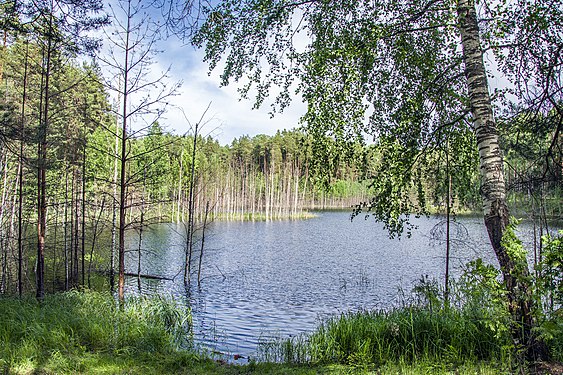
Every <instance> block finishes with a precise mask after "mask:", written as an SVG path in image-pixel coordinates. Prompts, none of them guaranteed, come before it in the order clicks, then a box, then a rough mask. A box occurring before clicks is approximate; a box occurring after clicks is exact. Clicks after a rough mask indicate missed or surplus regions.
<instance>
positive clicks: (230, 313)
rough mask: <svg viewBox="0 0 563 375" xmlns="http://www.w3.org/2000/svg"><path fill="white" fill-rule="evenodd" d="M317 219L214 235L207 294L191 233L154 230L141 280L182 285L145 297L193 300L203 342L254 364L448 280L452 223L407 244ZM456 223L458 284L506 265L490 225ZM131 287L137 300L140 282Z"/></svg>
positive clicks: (424, 223) (131, 262) (423, 229)
mask: <svg viewBox="0 0 563 375" xmlns="http://www.w3.org/2000/svg"><path fill="white" fill-rule="evenodd" d="M317 215H318V216H317V217H315V218H313V219H310V220H303V221H274V222H216V223H213V224H212V225H211V226H210V228H209V229H208V231H207V233H206V246H205V256H204V261H203V267H202V276H203V279H202V285H201V288H200V289H199V288H197V286H196V284H195V283H194V287H192V288H191V290H190V291H189V292H187V291H186V290H185V288H184V284H183V274H182V269H183V268H182V267H183V262H184V249H185V246H184V242H185V240H184V238H185V229H184V227H183V225H181V224H180V225H176V224H160V225H156V226H154V227H152V228H149V229H148V230H146V231H145V232H144V239H143V246H142V247H143V249H145V252H144V253H143V256H142V267H143V268H142V273H143V274H151V275H158V276H164V277H167V278H170V279H173V280H170V281H166V280H164V281H158V282H154V281H151V282H148V283H144V284H143V292H144V293H154V292H157V293H160V294H173V295H175V296H176V297H178V296H179V297H182V298H187V299H188V300H189V302H190V304H191V307H192V312H193V316H194V331H195V339H196V342H198V343H199V344H201V345H204V346H205V347H206V348H208V349H210V350H214V351H218V352H222V353H229V354H239V355H243V356H245V357H247V356H253V355H255V354H256V350H257V346H258V343H259V342H261V341H268V340H271V339H272V338H280V337H281V338H285V337H290V336H293V335H297V334H300V333H305V332H311V331H312V330H314V328H315V327H316V326H317V325H318V323H319V319H322V318H323V317H326V316H328V315H333V314H338V313H340V312H346V311H350V310H360V309H374V308H375V309H379V308H389V307H391V306H394V305H396V304H397V303H399V300H400V295H401V293H403V294H404V293H406V294H408V293H409V291H410V290H411V288H412V286H413V285H414V283H415V282H416V281H417V280H419V279H420V278H421V277H422V276H428V277H429V278H436V279H438V280H443V275H444V270H445V245H444V243H443V242H442V241H439V240H437V239H436V238H433V235H432V234H433V233H434V232H433V231H432V229H433V228H435V226H436V225H437V224H439V223H440V222H441V221H442V220H443V218H436V217H433V218H421V219H414V220H413V221H414V223H416V224H417V225H418V229H417V230H416V231H414V232H413V235H412V237H410V238H407V237H401V239H400V240H399V239H389V238H388V235H387V232H386V231H385V230H383V227H382V225H381V224H378V223H375V222H374V221H373V220H372V219H368V220H364V219H363V218H356V219H354V220H353V221H350V215H349V213H347V212H319V213H317ZM457 221H458V222H459V223H460V225H458V226H457V227H455V228H454V229H459V230H452V231H453V232H454V234H453V236H454V237H455V239H457V241H455V242H454V243H453V245H452V253H451V258H452V259H451V267H452V273H453V275H454V276H455V275H459V274H460V272H461V271H460V270H461V268H462V265H464V264H466V263H467V262H468V261H469V260H472V259H475V258H477V257H481V258H483V259H484V260H486V261H487V262H490V263H492V264H497V263H496V260H495V259H494V255H493V254H492V250H491V248H490V245H489V244H488V237H487V234H486V232H485V229H484V226H483V220H482V218H480V217H461V218H458V219H457ZM521 231H522V233H523V235H527V233H528V232H529V231H531V228H530V227H529V226H527V225H522V226H521ZM136 240H137V235H136V234H134V233H130V238H129V248H134V249H136V248H137V246H138V245H137V243H136ZM198 246H199V245H196V249H197V251H196V254H199V247H198ZM197 256H198V255H197ZM136 264H137V261H136V255H135V254H134V253H128V260H127V270H128V271H129V272H134V270H136V269H137V265H136ZM192 278H193V279H196V278H197V276H195V275H194V276H192ZM127 287H128V289H129V292H134V291H135V290H136V288H137V284H136V282H135V280H133V279H129V280H128V286H127ZM401 290H402V292H400V291H401Z"/></svg>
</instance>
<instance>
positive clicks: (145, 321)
mask: <svg viewBox="0 0 563 375" xmlns="http://www.w3.org/2000/svg"><path fill="white" fill-rule="evenodd" d="M473 314H474V312H473ZM0 316H1V319H0V342H1V343H2V345H1V346H0V371H1V372H3V373H5V374H143V375H144V374H149V375H150V374H155V375H163V374H194V375H199V374H220V375H221V374H224V375H231V374H272V375H277V374H287V375H297V374H304V375H309V374H311V375H312V374H413V375H416V374H509V373H512V371H513V370H514V368H512V367H510V366H509V365H507V363H509V362H510V359H507V357H506V356H507V355H508V354H507V350H508V349H506V348H505V347H504V346H505V345H506V337H505V334H504V333H501V334H500V335H499V334H497V333H495V331H494V328H493V327H494V326H493V325H489V326H487V325H483V324H481V323H479V320H480V318H478V317H477V316H476V315H471V314H470V313H469V312H467V311H466V312H463V311H460V310H459V309H453V308H451V309H438V310H436V309H433V308H432V307H431V305H424V306H418V307H415V306H406V307H403V308H400V309H396V310H393V311H389V312H363V313H348V314H344V315H342V316H339V317H334V318H333V319H329V320H327V321H325V322H324V323H323V324H321V325H320V326H319V328H318V330H317V331H316V332H315V333H313V334H312V335H310V336H301V337H299V338H297V339H293V340H288V341H284V342H282V343H277V344H272V345H271V346H270V347H269V348H268V350H269V355H270V356H271V357H270V359H275V360H284V361H286V362H284V363H280V362H278V363H273V362H269V363H268V362H264V363H255V362H251V363H249V364H247V365H244V366H240V365H231V364H226V363H223V362H221V361H215V360H212V359H210V358H206V357H204V356H203V355H201V354H199V353H196V352H194V351H192V350H191V346H190V344H191V337H190V335H189V333H188V334H186V332H190V328H191V327H190V324H191V316H190V312H189V310H186V309H185V307H183V306H181V305H179V304H177V303H175V302H174V301H172V300H170V299H164V298H160V297H157V296H153V297H150V298H132V299H129V300H127V301H126V303H125V305H124V306H123V308H120V307H119V305H118V304H116V302H115V300H114V298H113V297H112V296H111V295H110V294H109V293H97V292H92V291H81V292H78V291H73V292H68V293H59V294H53V295H48V296H46V298H45V300H44V302H43V303H38V302H37V301H36V300H35V299H33V298H24V299H21V300H20V299H17V298H0ZM266 351H267V350H266Z"/></svg>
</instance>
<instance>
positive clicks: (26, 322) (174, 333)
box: [0, 291, 191, 373]
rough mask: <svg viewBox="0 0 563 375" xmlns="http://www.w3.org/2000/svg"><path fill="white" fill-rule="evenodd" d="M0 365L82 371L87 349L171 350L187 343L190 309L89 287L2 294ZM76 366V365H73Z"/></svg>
mask: <svg viewBox="0 0 563 375" xmlns="http://www.w3.org/2000/svg"><path fill="white" fill-rule="evenodd" d="M0 315H2V319H0V338H1V340H2V343H3V345H2V346H1V347H0V368H2V369H4V371H5V372H8V373H29V372H37V371H39V372H41V371H43V369H45V370H47V369H54V368H57V369H58V370H57V371H55V372H54V373H57V372H59V371H61V372H81V371H83V369H82V368H80V363H81V361H76V360H75V359H73V360H70V359H71V358H82V357H87V356H88V355H94V354H95V355H110V356H137V355H140V354H147V353H149V354H169V353H173V352H175V351H176V350H177V349H178V348H179V346H181V345H184V346H185V345H188V344H189V343H190V342H191V338H190V337H189V332H190V326H191V315H190V312H189V311H188V310H186V309H184V308H182V307H181V306H179V305H177V304H176V303H175V302H173V301H172V300H170V299H165V298H160V297H151V298H150V299H149V298H132V299H128V300H127V301H126V303H125V304H124V306H123V308H120V307H119V304H118V303H116V301H115V300H114V298H113V297H112V296H111V295H110V294H109V293H96V292H91V291H84V292H78V291H74V292H68V293H59V294H53V295H48V296H46V297H45V300H44V301H43V302H42V303H38V302H37V301H36V300H35V299H33V298H25V299H22V300H19V299H16V298H3V299H0ZM77 366H78V367H77Z"/></svg>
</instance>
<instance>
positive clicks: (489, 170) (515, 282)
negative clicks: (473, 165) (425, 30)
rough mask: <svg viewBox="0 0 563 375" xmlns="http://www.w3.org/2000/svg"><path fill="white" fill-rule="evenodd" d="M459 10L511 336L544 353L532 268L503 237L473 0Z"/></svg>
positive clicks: (499, 171)
mask: <svg viewBox="0 0 563 375" xmlns="http://www.w3.org/2000/svg"><path fill="white" fill-rule="evenodd" d="M457 13H458V18H459V31H460V34H461V42H462V47H463V61H464V64H465V75H466V78H467V86H468V94H469V100H470V104H471V113H472V115H473V121H474V128H475V130H474V131H475V135H476V138H477V147H478V150H479V164H480V173H481V196H482V200H483V213H484V219H485V226H486V228H487V232H488V234H489V239H490V241H491V245H492V247H493V250H494V251H495V254H496V257H497V259H498V262H499V265H500V268H501V272H502V274H503V278H504V283H505V286H506V288H507V291H508V302H509V310H510V313H511V315H512V317H513V319H514V322H515V323H516V322H518V323H519V324H515V325H514V327H513V332H512V334H513V338H514V340H515V342H516V344H517V345H519V346H520V345H523V346H524V347H525V348H526V350H527V353H526V354H527V356H528V357H531V358H537V357H538V356H539V357H543V356H545V353H544V352H545V350H543V349H542V348H541V345H540V343H539V342H538V341H537V340H536V338H535V337H534V335H533V334H532V330H531V329H532V326H533V324H534V321H533V317H532V313H531V307H532V306H531V305H532V298H531V293H530V285H529V283H528V282H527V281H526V280H527V276H528V273H529V271H528V264H527V262H526V260H525V259H524V260H523V262H524V263H525V264H524V265H523V266H522V265H521V266H518V265H517V264H516V261H515V260H514V259H513V258H512V257H511V256H510V254H509V253H508V252H507V249H506V248H505V246H503V245H502V242H501V240H502V237H503V235H504V233H505V231H506V228H507V226H508V220H509V212H508V206H507V203H506V185H505V181H504V174H503V159H502V153H501V149H500V146H499V137H498V132H497V126H496V122H495V118H494V115H493V109H492V104H491V98H490V95H489V91H488V82H487V75H486V71H485V65H484V63H483V51H482V49H481V44H480V35H479V26H478V23H477V13H476V10H475V2H474V0H459V1H458V6H457Z"/></svg>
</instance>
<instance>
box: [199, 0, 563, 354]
mask: <svg viewBox="0 0 563 375" xmlns="http://www.w3.org/2000/svg"><path fill="white" fill-rule="evenodd" d="M543 3H545V4H544V5H543V6H539V7H538V8H539V9H541V10H544V11H545V9H544V8H549V7H550V5H549V4H548V3H549V2H548V1H545V2H543ZM483 5H484V7H483V8H484V9H483V10H482V12H487V13H488V14H487V16H492V17H487V18H483V19H481V18H480V15H479V13H478V11H477V10H478V7H477V4H476V3H475V1H473V0H460V1H450V0H429V1H423V2H411V1H406V0H388V1H378V2H373V1H348V0H339V1H331V2H324V1H315V0H308V1H291V0H280V1H276V2H264V1H258V0H246V1H241V2H231V1H223V2H220V3H219V4H217V5H216V6H208V7H207V8H205V9H204V10H203V13H204V14H205V20H204V21H203V22H201V23H200V24H199V25H198V30H197V32H196V33H195V34H194V35H193V36H192V39H191V41H192V42H193V43H194V44H195V45H196V46H198V47H201V48H204V49H205V60H206V61H207V62H208V63H209V66H210V69H211V70H212V69H215V68H218V67H219V66H220V67H221V68H222V73H221V76H220V78H221V83H222V84H223V85H227V84H229V83H231V82H233V81H235V82H240V83H241V86H240V93H241V96H243V97H249V96H253V97H254V100H255V105H256V106H261V105H263V104H264V103H266V102H268V101H270V103H271V108H272V113H275V112H277V111H281V110H283V109H284V108H285V107H286V106H287V105H289V103H290V101H291V99H292V97H293V96H298V95H300V96H301V97H302V98H303V100H304V101H305V102H306V103H307V106H308V110H307V113H306V114H305V115H304V117H303V119H302V121H303V124H304V126H305V128H306V129H307V130H308V131H309V133H310V134H312V135H313V137H314V139H326V138H323V137H322V136H323V135H324V136H328V138H329V139H331V138H332V139H334V140H336V142H335V143H334V144H331V142H329V143H325V144H317V145H315V146H313V150H315V152H316V153H317V154H318V155H319V154H320V155H336V158H342V157H346V156H347V155H353V153H350V150H351V149H353V147H354V145H355V144H357V143H360V144H361V143H363V142H365V140H366V139H367V140H374V141H375V142H376V144H377V145H378V147H379V150H380V151H379V152H380V153H381V155H382V159H381V162H380V165H379V168H378V169H377V170H376V171H375V173H374V175H373V187H374V191H375V192H376V196H375V197H374V199H372V200H370V201H368V202H366V203H365V204H363V205H361V206H360V207H358V211H369V213H371V214H372V215H373V216H374V217H375V218H376V219H377V220H379V221H382V222H384V224H385V226H386V227H387V228H388V229H389V231H390V233H391V234H392V235H393V234H397V233H400V232H402V231H403V230H405V229H406V230H407V231H409V230H411V229H412V226H411V225H410V224H409V221H408V215H409V214H424V213H425V207H426V197H427V192H425V189H424V186H423V185H422V184H421V183H420V181H421V180H422V177H423V173H424V165H425V164H426V163H427V162H428V159H427V156H428V155H429V154H430V153H431V151H432V150H433V149H435V148H436V147H439V146H440V142H441V140H442V139H444V138H443V137H441V136H440V134H444V133H446V134H449V135H450V137H449V138H457V139H462V138H460V137H461V135H463V134H465V133H466V132H467V130H471V131H472V133H473V136H472V137H465V139H466V140H468V141H470V143H468V142H464V144H465V145H466V146H465V147H462V148H461V150H463V152H464V153H466V154H468V155H469V157H468V158H469V159H470V158H471V154H472V153H476V152H478V161H479V170H480V173H481V198H482V203H483V215H484V222H485V226H486V228H487V231H488V233H489V237H490V242H491V246H492V249H493V251H494V252H495V254H496V257H497V259H498V262H499V265H500V268H501V271H502V274H503V276H504V281H505V286H506V288H507V290H508V306H509V310H510V311H511V313H512V316H513V319H514V329H513V337H514V339H515V343H516V345H517V347H521V346H523V347H525V348H526V349H527V354H528V356H529V357H531V358H536V357H544V356H545V354H546V353H545V351H544V350H543V348H542V346H541V345H540V343H539V342H538V341H537V340H536V337H535V336H534V334H533V333H532V327H533V324H534V322H533V317H532V311H531V310H532V309H531V304H532V299H531V297H530V285H529V282H528V278H527V277H526V276H527V273H528V266H527V264H526V259H525V257H524V258H523V259H515V257H514V256H513V255H514V254H511V253H510V252H509V251H508V249H507V246H506V244H504V243H503V241H502V239H503V236H504V234H505V231H506V228H507V225H508V218H509V210H508V206H507V202H506V187H505V181H504V177H503V159H502V152H501V149H500V146H499V140H498V130H497V125H496V119H495V115H494V112H493V102H492V99H491V96H490V93H489V92H490V90H491V88H490V87H489V84H488V81H487V74H486V66H485V64H484V60H483V48H485V47H487V48H488V47H491V46H493V45H494V43H492V41H494V40H496V39H499V37H498V36H499V35H501V36H502V35H507V34H510V32H511V27H510V26H511V25H512V24H511V23H510V22H509V20H510V19H509V17H508V11H507V10H506V9H505V8H504V6H505V4H504V3H503V4H488V3H483ZM552 5H553V4H552ZM527 7H528V5H523V6H521V8H520V10H521V11H523V12H531V10H530V9H528V8H527ZM529 7H537V4H536V5H529ZM556 8H557V9H560V7H556ZM531 13H533V14H536V13H538V12H535V13H534V12H531ZM540 13H541V12H540ZM552 13H555V12H552ZM540 18H541V17H540ZM499 21H502V22H499ZM542 24H543V25H544V27H542V28H540V29H541V30H547V31H546V32H545V34H546V35H549V36H553V35H561V34H562V30H563V28H562V27H561V23H560V22H554V23H547V22H546V23H542ZM507 25H508V26H507ZM512 28H513V29H514V27H512ZM485 30H486V31H487V32H486V33H485V32H484V31H485ZM495 38H496V39H495ZM553 39H554V38H553V37H551V39H550V38H544V40H545V44H546V45H547V46H548V47H547V50H559V51H560V49H559V47H558V46H557V44H556V43H555V44H554V42H553ZM497 47H498V48H499V49H502V48H505V47H503V46H500V44H498V45H497ZM523 49H525V47H523ZM559 55H560V54H559ZM559 55H558V54H555V56H559ZM552 60H553V59H552ZM507 61H514V60H510V59H509V60H507ZM555 61H557V62H559V60H558V57H557V58H556V59H555ZM507 66H511V65H510V62H508V64H507ZM552 66H555V67H559V66H560V65H557V64H555V65H554V64H552ZM531 74H533V75H534V76H536V77H541V76H545V75H546V74H547V75H548V78H549V76H550V75H552V76H554V75H558V74H560V70H558V68H557V69H546V71H541V70H540V71H534V72H532V73H531ZM274 87H276V89H275V90H273V88H274ZM272 92H274V93H275V94H273V97H274V98H273V99H269V95H270V93H272ZM552 105H553V103H552ZM329 144H330V145H331V146H332V147H334V148H333V149H332V150H330V152H327V151H326V150H327V147H328V145H329ZM331 158H332V159H331ZM323 159H325V158H321V160H323ZM333 159H334V156H331V157H329V159H328V160H323V162H325V164H329V165H331V164H335V163H336V162H337V160H336V161H335V160H333ZM413 192H414V193H415V194H413Z"/></svg>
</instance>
